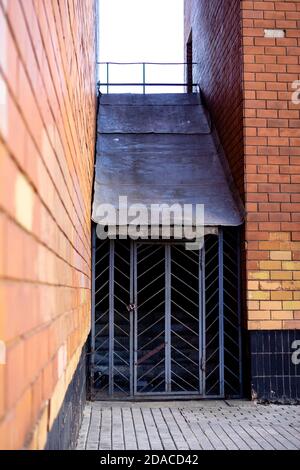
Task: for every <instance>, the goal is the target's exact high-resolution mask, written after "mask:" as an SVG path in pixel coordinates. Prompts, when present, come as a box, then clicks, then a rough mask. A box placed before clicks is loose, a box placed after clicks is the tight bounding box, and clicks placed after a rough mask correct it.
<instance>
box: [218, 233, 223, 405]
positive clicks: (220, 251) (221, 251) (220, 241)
mask: <svg viewBox="0 0 300 470" xmlns="http://www.w3.org/2000/svg"><path fill="white" fill-rule="evenodd" d="M223 252H224V247H223V230H222V229H221V228H220V230H219V372H220V396H221V397H223V396H224V277H223V276H224V269H223V261H224V256H223Z"/></svg>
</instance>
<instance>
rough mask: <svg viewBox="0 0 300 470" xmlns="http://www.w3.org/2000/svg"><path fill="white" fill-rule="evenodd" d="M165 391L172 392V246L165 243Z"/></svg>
mask: <svg viewBox="0 0 300 470" xmlns="http://www.w3.org/2000/svg"><path fill="white" fill-rule="evenodd" d="M165 280H166V281H165V282H166V287H165V381H166V383H165V391H166V392H171V246H170V244H169V243H167V244H166V245H165Z"/></svg>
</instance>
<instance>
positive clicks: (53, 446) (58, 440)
mask: <svg viewBox="0 0 300 470" xmlns="http://www.w3.org/2000/svg"><path fill="white" fill-rule="evenodd" d="M85 402H86V346H85V347H84V348H83V349H82V353H81V357H80V361H79V364H78V367H77V370H76V372H75V374H74V376H73V379H72V381H71V383H70V385H69V387H68V390H67V393H66V395H65V399H64V402H63V404H62V406H61V408H60V411H59V414H58V416H57V418H56V420H55V421H54V424H53V426H52V429H51V431H50V432H49V434H48V439H47V443H46V446H45V449H46V450H68V449H74V448H75V445H76V441H77V437H78V432H79V429H80V425H81V421H82V415H83V408H84V405H85Z"/></svg>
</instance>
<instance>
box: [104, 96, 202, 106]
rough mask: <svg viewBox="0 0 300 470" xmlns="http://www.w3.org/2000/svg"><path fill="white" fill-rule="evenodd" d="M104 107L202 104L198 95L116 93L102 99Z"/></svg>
mask: <svg viewBox="0 0 300 470" xmlns="http://www.w3.org/2000/svg"><path fill="white" fill-rule="evenodd" d="M100 104H101V106H102V105H111V106H115V105H127V106H137V105H142V106H147V105H157V106H187V105H197V104H200V96H199V94H198V93H164V94H159V93H153V94H150V93H149V94H147V95H143V94H138V93H114V94H111V95H108V94H103V95H102V96H101V98H100Z"/></svg>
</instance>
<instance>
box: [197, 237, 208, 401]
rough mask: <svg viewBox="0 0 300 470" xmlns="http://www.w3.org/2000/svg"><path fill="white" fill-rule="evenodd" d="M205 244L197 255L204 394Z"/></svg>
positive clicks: (202, 391)
mask: <svg viewBox="0 0 300 470" xmlns="http://www.w3.org/2000/svg"><path fill="white" fill-rule="evenodd" d="M205 362H206V350H205V242H204V245H203V248H202V249H201V251H200V253H199V392H200V394H201V395H204V394H205Z"/></svg>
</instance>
